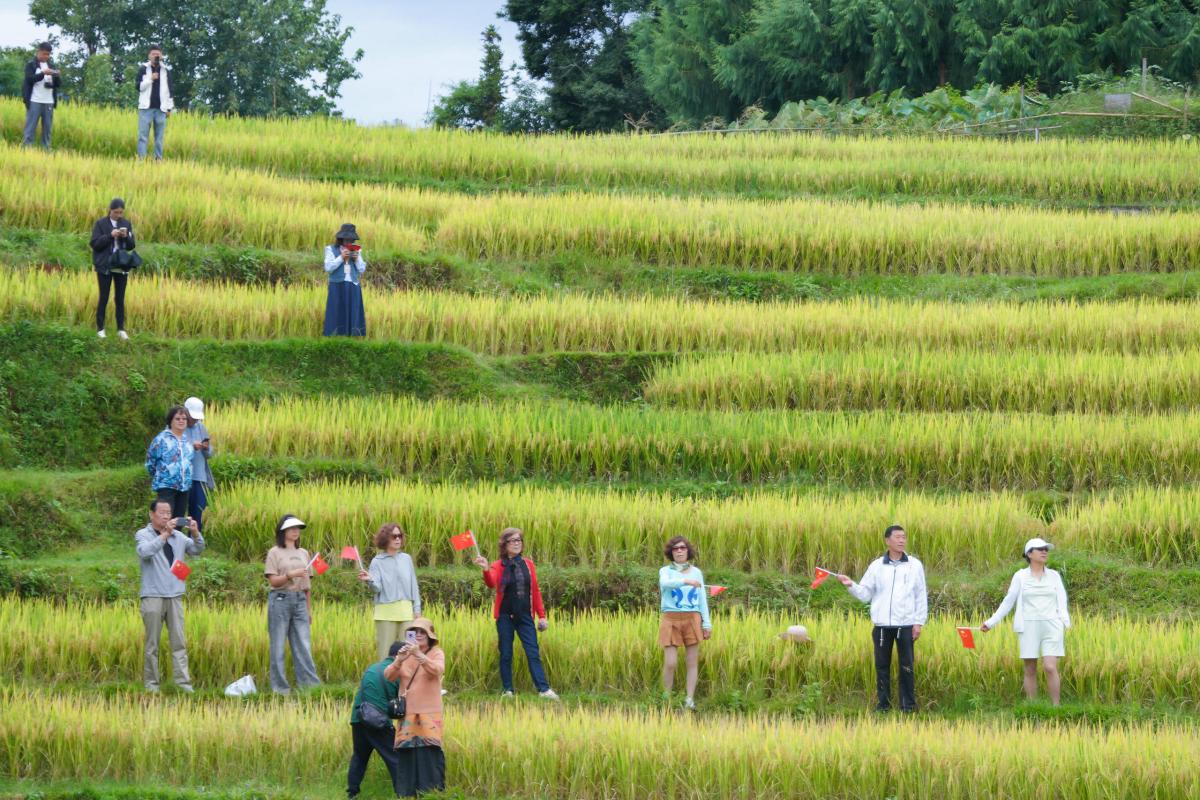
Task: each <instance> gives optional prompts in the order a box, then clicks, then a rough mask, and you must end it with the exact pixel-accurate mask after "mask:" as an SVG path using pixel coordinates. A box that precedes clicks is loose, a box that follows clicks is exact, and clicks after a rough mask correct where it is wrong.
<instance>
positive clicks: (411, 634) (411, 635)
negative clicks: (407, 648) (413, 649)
mask: <svg viewBox="0 0 1200 800" xmlns="http://www.w3.org/2000/svg"><path fill="white" fill-rule="evenodd" d="M404 641H406V642H408V643H409V644H411V645H415V644H416V643H417V632H416V631H405V632H404Z"/></svg>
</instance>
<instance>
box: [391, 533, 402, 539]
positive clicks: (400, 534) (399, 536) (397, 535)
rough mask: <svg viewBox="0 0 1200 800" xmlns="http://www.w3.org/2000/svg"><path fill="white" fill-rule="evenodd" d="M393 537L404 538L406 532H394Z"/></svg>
mask: <svg viewBox="0 0 1200 800" xmlns="http://www.w3.org/2000/svg"><path fill="white" fill-rule="evenodd" d="M392 538H393V539H403V538H404V534H403V533H393V534H392Z"/></svg>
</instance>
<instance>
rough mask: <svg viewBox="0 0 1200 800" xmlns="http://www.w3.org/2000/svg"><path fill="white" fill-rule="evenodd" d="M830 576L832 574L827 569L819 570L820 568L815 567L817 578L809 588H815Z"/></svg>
mask: <svg viewBox="0 0 1200 800" xmlns="http://www.w3.org/2000/svg"><path fill="white" fill-rule="evenodd" d="M832 574H833V573H832V572H830V571H829V570H827V569H821V568H820V567H817V577H816V578H814V579H813V582H812V586H811V587H810V588H813V589H815V588H817V587H818V586H820V585H821V581H823V580H825V579H826V578H828V577H829V576H830V575H832Z"/></svg>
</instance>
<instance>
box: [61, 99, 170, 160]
mask: <svg viewBox="0 0 1200 800" xmlns="http://www.w3.org/2000/svg"><path fill="white" fill-rule="evenodd" d="M151 126H154V157H155V158H157V159H161V158H162V150H163V137H164V136H166V135H167V112H165V111H163V110H162V109H161V108H139V109H138V143H137V154H138V158H145V157H146V145H147V144H148V143H149V141H150V127H151ZM47 147H49V145H47Z"/></svg>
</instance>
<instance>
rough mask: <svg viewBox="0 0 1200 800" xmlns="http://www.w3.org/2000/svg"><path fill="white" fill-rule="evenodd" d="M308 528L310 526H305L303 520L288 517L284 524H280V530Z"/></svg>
mask: <svg viewBox="0 0 1200 800" xmlns="http://www.w3.org/2000/svg"><path fill="white" fill-rule="evenodd" d="M307 527H308V526H307V525H305V524H304V521H303V520H299V519H297V518H295V517H288V518H287V519H285V520H284V521H283V522H281V523H279V528H278V530H281V531H286V530H287V529H288V528H307Z"/></svg>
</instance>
